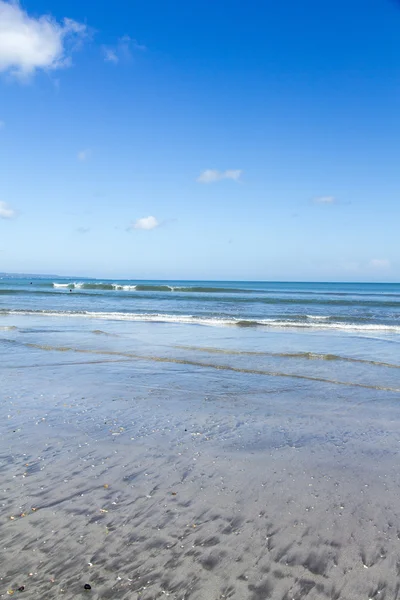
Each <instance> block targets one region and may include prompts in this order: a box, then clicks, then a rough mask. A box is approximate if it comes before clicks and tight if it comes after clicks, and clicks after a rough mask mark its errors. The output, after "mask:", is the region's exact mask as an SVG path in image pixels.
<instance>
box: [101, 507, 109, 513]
mask: <svg viewBox="0 0 400 600" xmlns="http://www.w3.org/2000/svg"><path fill="white" fill-rule="evenodd" d="M100 512H101V513H108V510H107V509H106V508H100Z"/></svg>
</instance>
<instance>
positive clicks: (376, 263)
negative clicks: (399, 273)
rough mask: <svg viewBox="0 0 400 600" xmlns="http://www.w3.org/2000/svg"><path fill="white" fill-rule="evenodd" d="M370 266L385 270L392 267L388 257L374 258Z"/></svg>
mask: <svg viewBox="0 0 400 600" xmlns="http://www.w3.org/2000/svg"><path fill="white" fill-rule="evenodd" d="M369 266H370V267H372V268H373V269H380V270H382V271H385V270H387V269H390V261H389V260H387V259H386V258H372V259H371V260H370V261H369Z"/></svg>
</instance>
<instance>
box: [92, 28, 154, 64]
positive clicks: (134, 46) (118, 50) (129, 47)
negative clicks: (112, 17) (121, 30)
mask: <svg viewBox="0 0 400 600" xmlns="http://www.w3.org/2000/svg"><path fill="white" fill-rule="evenodd" d="M102 50H103V55H104V60H105V61H106V62H111V63H114V64H117V63H119V61H120V60H123V59H130V58H132V53H133V52H134V51H135V50H137V51H140V52H144V51H145V50H147V48H146V46H144V45H143V44H139V43H138V42H137V41H136V40H135V39H134V38H131V37H130V36H129V35H124V36H123V37H121V38H119V40H118V42H117V45H116V46H103V47H102Z"/></svg>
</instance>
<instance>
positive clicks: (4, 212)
mask: <svg viewBox="0 0 400 600" xmlns="http://www.w3.org/2000/svg"><path fill="white" fill-rule="evenodd" d="M16 216H17V211H16V210H14V209H13V208H11V206H10V205H9V204H7V202H3V201H1V200H0V219H14V218H15V217H16Z"/></svg>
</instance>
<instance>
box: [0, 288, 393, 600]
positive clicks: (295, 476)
mask: <svg viewBox="0 0 400 600" xmlns="http://www.w3.org/2000/svg"><path fill="white" fill-rule="evenodd" d="M399 399H400V284H368V283H365V284H359V283H357V284H356V283H346V284H343V283H275V282H270V283H260V282H204V281H190V282H188V281H168V282H164V281H128V280H112V281H111V280H110V281H108V280H95V279H65V278H37V277H35V278H33V277H32V278H29V277H28V278H26V277H25V278H21V277H3V278H1V279H0V420H1V422H2V424H3V426H2V436H1V437H0V490H2V496H1V502H0V519H1V522H2V523H3V528H2V547H3V551H2V571H1V578H2V579H1V585H2V589H1V590H0V594H4V595H5V594H6V593H14V592H15V591H17V590H18V589H19V588H21V586H23V587H24V590H26V591H27V593H28V594H29V597H32V598H43V597H54V596H57V597H58V596H60V597H64V598H66V599H67V600H69V599H71V600H72V599H73V598H76V597H80V595H81V594H82V593H87V591H85V588H84V586H85V585H90V586H91V591H90V592H89V593H90V594H91V595H92V596H93V597H94V598H99V599H100V598H101V599H103V598H104V599H106V598H114V597H118V598H121V599H123V600H125V599H128V598H133V597H134V598H140V599H141V600H152V599H154V598H158V597H160V598H161V597H164V595H168V596H170V598H171V599H174V600H182V598H184V599H185V600H189V599H190V600H203V599H204V598H212V599H215V600H218V599H222V598H230V599H232V600H243V598H248V599H249V600H263V599H264V598H272V599H273V600H274V599H276V600H288V599H289V598H296V599H300V598H304V597H307V598H308V599H309V600H320V599H321V598H335V599H336V600H339V599H343V600H344V599H346V600H359V598H382V599H383V598H385V597H386V598H392V597H393V598H397V597H398V595H399V585H398V573H399V567H398V561H397V556H398V544H399V538H400V529H399V527H398V523H399V522H400V500H399V494H398V490H399V486H400V473H399V469H398V461H399V455H400V439H399V431H400V402H399Z"/></svg>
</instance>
